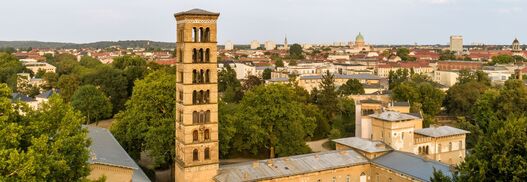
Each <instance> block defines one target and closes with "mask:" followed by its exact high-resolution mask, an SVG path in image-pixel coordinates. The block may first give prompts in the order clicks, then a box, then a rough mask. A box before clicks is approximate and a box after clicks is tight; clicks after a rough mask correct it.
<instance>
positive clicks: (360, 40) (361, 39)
mask: <svg viewBox="0 0 527 182" xmlns="http://www.w3.org/2000/svg"><path fill="white" fill-rule="evenodd" d="M355 42H364V37H363V36H362V34H361V33H360V32H359V35H357V37H356V38H355Z"/></svg>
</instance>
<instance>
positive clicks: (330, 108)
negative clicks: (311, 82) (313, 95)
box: [316, 72, 339, 119]
mask: <svg viewBox="0 0 527 182" xmlns="http://www.w3.org/2000/svg"><path fill="white" fill-rule="evenodd" d="M319 88H320V90H319V91H318V96H317V100H316V104H317V105H318V107H319V108H320V109H321V110H322V112H323V113H324V115H325V116H326V117H327V118H329V119H333V118H334V117H335V116H336V114H337V112H338V110H339V108H338V106H337V105H336V104H335V103H337V102H338V93H337V89H336V86H335V75H333V74H331V73H329V72H326V74H324V75H322V81H321V82H320V86H319Z"/></svg>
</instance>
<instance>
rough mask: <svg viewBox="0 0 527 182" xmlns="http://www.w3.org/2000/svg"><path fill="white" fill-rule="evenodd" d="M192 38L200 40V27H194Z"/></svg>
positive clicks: (196, 40) (195, 40)
mask: <svg viewBox="0 0 527 182" xmlns="http://www.w3.org/2000/svg"><path fill="white" fill-rule="evenodd" d="M192 40H193V41H194V42H198V28H196V27H194V28H192Z"/></svg>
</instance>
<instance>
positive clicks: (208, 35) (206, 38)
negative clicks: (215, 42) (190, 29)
mask: <svg viewBox="0 0 527 182" xmlns="http://www.w3.org/2000/svg"><path fill="white" fill-rule="evenodd" d="M205 42H210V28H206V29H205Z"/></svg>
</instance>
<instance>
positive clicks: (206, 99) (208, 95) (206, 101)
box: [205, 90, 210, 104]
mask: <svg viewBox="0 0 527 182" xmlns="http://www.w3.org/2000/svg"><path fill="white" fill-rule="evenodd" d="M209 98H210V90H207V93H206V94H205V103H207V104H208V103H210V100H209Z"/></svg>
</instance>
